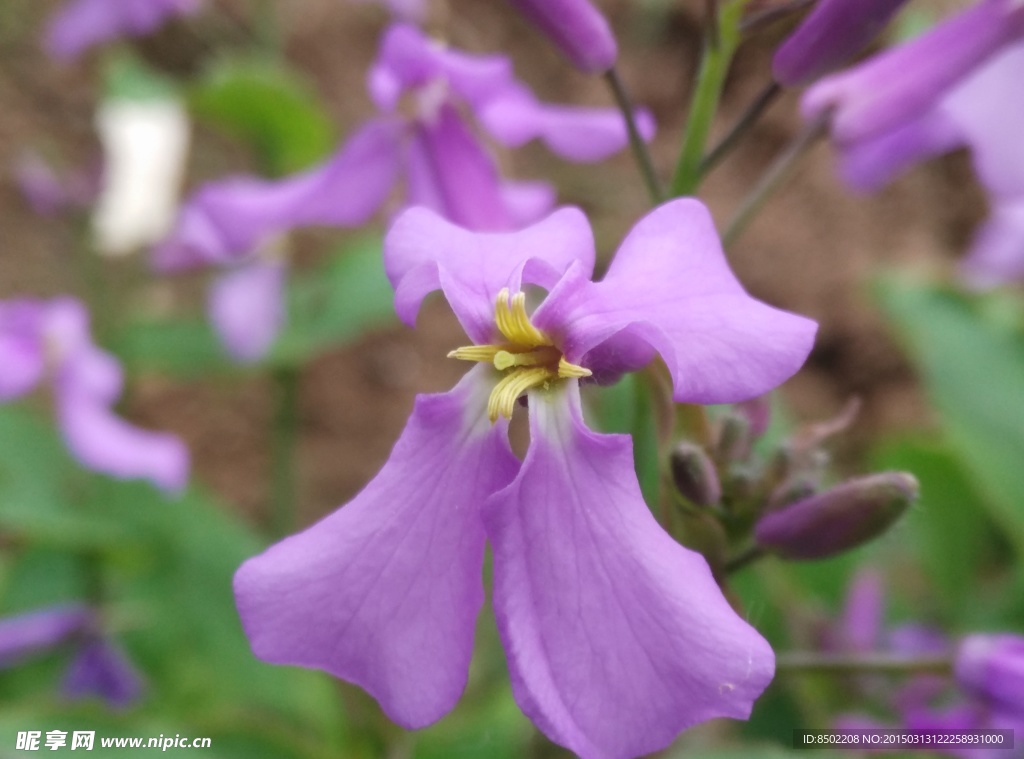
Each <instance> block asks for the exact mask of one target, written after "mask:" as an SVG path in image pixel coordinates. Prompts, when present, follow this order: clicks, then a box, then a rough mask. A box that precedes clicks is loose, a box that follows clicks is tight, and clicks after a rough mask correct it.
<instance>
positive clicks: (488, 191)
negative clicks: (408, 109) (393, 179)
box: [408, 105, 512, 231]
mask: <svg viewBox="0 0 1024 759" xmlns="http://www.w3.org/2000/svg"><path fill="white" fill-rule="evenodd" d="M413 139H414V141H413V145H412V147H411V155H410V161H409V194H408V203H409V205H424V206H427V207H428V208H432V209H434V210H435V211H437V212H438V213H440V214H441V215H442V216H444V217H445V218H446V219H448V220H449V221H453V222H455V223H456V224H458V225H459V226H462V227H465V228H467V229H475V230H478V231H498V230H505V229H511V228H512V222H511V220H510V218H509V215H508V212H507V211H506V209H505V202H504V199H503V198H502V194H501V178H500V177H499V175H498V167H497V166H496V165H495V163H494V161H493V160H492V159H491V157H490V156H489V155H487V153H486V152H485V151H484V148H483V146H482V145H480V143H479V142H478V141H477V139H476V138H475V137H474V136H473V134H472V133H471V132H470V131H469V128H468V127H467V126H466V124H465V123H464V122H463V120H462V117H461V116H459V114H458V112H457V111H456V110H455V109H454V108H453V107H452V106H450V105H445V106H444V107H442V108H441V110H440V111H439V112H438V114H437V120H436V121H435V122H433V123H417V124H416V128H415V134H414V138H413Z"/></svg>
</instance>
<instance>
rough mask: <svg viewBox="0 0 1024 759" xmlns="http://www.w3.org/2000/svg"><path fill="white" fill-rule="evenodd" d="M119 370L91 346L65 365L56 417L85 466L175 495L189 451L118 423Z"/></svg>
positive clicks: (173, 440) (175, 442) (185, 470)
mask: <svg viewBox="0 0 1024 759" xmlns="http://www.w3.org/2000/svg"><path fill="white" fill-rule="evenodd" d="M120 389H121V378H120V370H119V368H118V366H117V364H116V362H114V361H113V359H111V358H110V356H108V355H107V354H105V353H103V352H102V351H99V350H98V349H96V348H93V347H92V346H89V347H87V348H82V349H80V350H78V351H76V352H75V353H74V354H73V355H71V356H70V357H68V358H67V360H65V361H64V363H63V365H62V366H61V367H60V370H59V371H58V374H57V381H56V388H55V390H56V396H57V414H58V417H59V421H60V427H61V431H62V432H63V434H64V439H65V440H66V441H67V444H68V448H70V449H71V452H72V453H73V454H74V456H75V458H77V459H78V460H79V461H80V462H81V463H82V464H83V465H85V466H86V467H88V468H90V469H95V470H96V471H98V472H103V473H105V474H109V475H111V476H113V477H119V478H122V479H133V478H137V477H141V478H145V479H148V480H150V481H151V482H153V484H155V485H156V486H157V487H159V488H161V489H162V490H164V491H167V492H170V493H177V492H180V491H181V490H182V489H183V488H184V487H185V485H186V484H187V482H188V466H189V465H188V451H187V449H186V448H185V446H184V444H183V443H182V442H181V440H179V439H178V438H177V437H176V436H174V435H171V434H168V433H164V432H151V431H149V430H143V429H140V428H138V427H135V426H133V425H131V424H128V423H127V422H125V421H124V420H123V419H120V418H118V417H117V416H115V415H114V413H113V412H112V411H111V409H110V404H111V403H112V401H113V400H114V399H115V398H116V397H117V395H118V394H119V393H120Z"/></svg>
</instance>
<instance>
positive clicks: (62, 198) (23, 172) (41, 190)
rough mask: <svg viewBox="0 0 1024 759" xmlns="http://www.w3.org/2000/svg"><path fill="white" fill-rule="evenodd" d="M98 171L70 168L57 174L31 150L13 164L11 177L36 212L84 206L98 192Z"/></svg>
mask: <svg viewBox="0 0 1024 759" xmlns="http://www.w3.org/2000/svg"><path fill="white" fill-rule="evenodd" d="M99 179H100V177H99V172H92V173H90V172H85V171H73V172H68V173H67V174H65V175H63V176H61V175H60V174H58V173H57V171H56V170H55V169H54V168H53V166H51V165H50V164H49V163H47V162H46V161H45V160H44V159H43V158H42V156H40V155H39V154H38V153H36V152H34V151H31V150H29V151H25V152H23V153H22V154H21V155H20V156H19V157H18V159H17V161H16V162H15V164H14V181H15V183H16V184H17V186H18V189H19V190H20V191H21V194H22V196H23V197H24V198H25V201H26V202H27V203H28V204H29V206H30V207H31V208H32V210H33V211H35V212H36V213H37V214H39V215H40V216H56V215H58V214H60V213H63V212H65V211H69V210H74V209H84V208H88V207H89V206H91V205H92V204H93V202H94V201H95V200H96V197H97V196H98V195H99V185H100V181H99Z"/></svg>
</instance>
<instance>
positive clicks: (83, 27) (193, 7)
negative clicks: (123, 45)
mask: <svg viewBox="0 0 1024 759" xmlns="http://www.w3.org/2000/svg"><path fill="white" fill-rule="evenodd" d="M199 5H200V0H70V1H69V2H68V3H66V4H65V5H64V7H63V8H61V9H60V10H59V11H57V12H56V13H55V14H54V15H53V17H52V18H51V19H50V23H49V25H48V26H47V27H46V35H45V38H44V40H43V45H44V47H45V48H46V52H47V53H49V54H50V55H51V56H53V57H54V58H57V59H58V60H62V61H70V60H73V59H74V58H77V57H78V56H79V55H81V54H82V53H83V52H84V51H85V50H87V49H88V48H90V47H93V46H94V45H99V44H102V43H104V42H110V41H111V40H115V39H118V38H120V37H142V36H145V35H147V34H149V33H150V32H153V31H154V30H156V29H157V28H158V27H159V26H160V25H161V24H162V23H164V21H165V20H167V19H168V18H169V17H171V16H177V15H184V14H188V13H194V12H195V11H197V10H198V9H199Z"/></svg>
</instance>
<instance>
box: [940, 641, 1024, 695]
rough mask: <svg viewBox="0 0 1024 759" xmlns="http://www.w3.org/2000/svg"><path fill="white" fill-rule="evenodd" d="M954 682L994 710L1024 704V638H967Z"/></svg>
mask: <svg viewBox="0 0 1024 759" xmlns="http://www.w3.org/2000/svg"><path fill="white" fill-rule="evenodd" d="M955 673H956V679H957V681H958V682H959V683H960V685H961V686H963V687H964V688H965V689H967V690H968V691H969V692H971V693H973V694H975V695H977V696H979V697H980V698H982V699H984V700H985V701H986V702H988V703H991V704H993V705H996V706H1002V707H1006V708H1016V709H1020V708H1021V705H1022V704H1024V636H1020V635H1010V634H1003V635H980V634H979V635H968V636H967V637H966V638H964V639H963V641H962V642H961V644H960V649H959V651H958V652H957V656H956V664H955Z"/></svg>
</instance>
